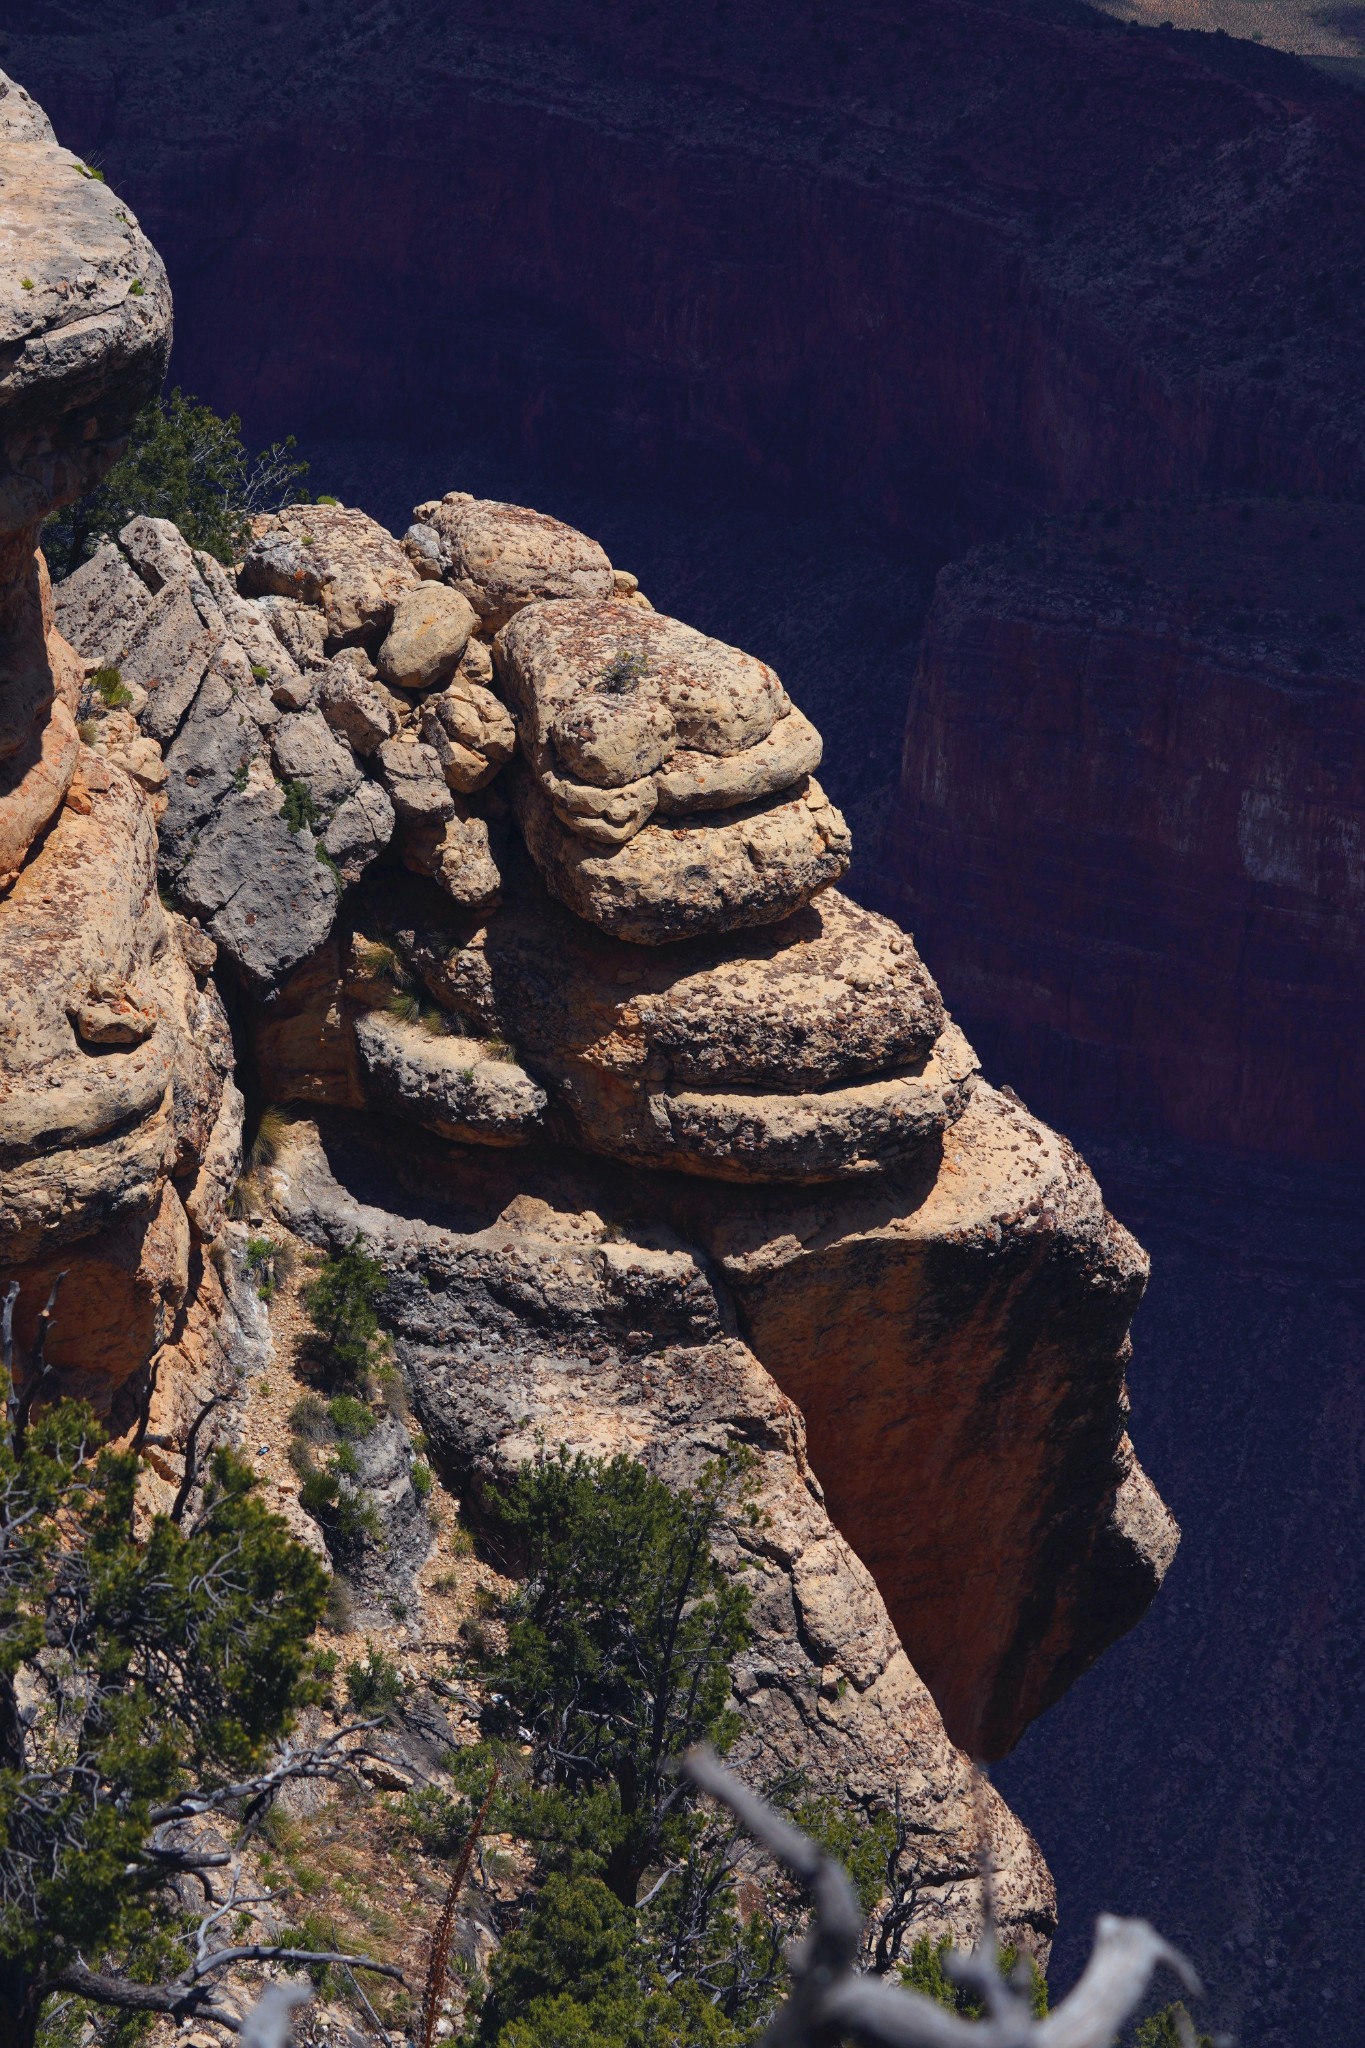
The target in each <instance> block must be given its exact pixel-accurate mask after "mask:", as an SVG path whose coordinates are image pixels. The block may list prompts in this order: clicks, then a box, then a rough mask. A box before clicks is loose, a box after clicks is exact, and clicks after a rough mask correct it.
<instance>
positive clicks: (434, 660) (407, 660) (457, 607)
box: [375, 582, 479, 690]
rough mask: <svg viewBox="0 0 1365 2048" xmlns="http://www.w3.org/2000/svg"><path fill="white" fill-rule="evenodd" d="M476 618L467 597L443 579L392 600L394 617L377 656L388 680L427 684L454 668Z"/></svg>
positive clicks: (405, 685)
mask: <svg viewBox="0 0 1365 2048" xmlns="http://www.w3.org/2000/svg"><path fill="white" fill-rule="evenodd" d="M478 623H479V617H478V613H477V612H476V611H475V610H474V607H473V605H472V604H471V603H470V602H469V599H468V598H467V597H465V596H463V595H462V594H461V592H459V591H458V590H452V589H450V587H449V586H448V585H447V584H444V583H430V582H424V583H422V584H420V585H419V586H418V588H417V589H416V590H405V591H404V592H403V593H402V595H401V596H400V597H399V598H398V599H397V600H396V601H395V603H394V607H393V623H392V624H391V625H390V627H389V630H388V633H387V635H386V636H385V639H384V644H383V646H382V647H381V648H380V650H379V653H378V655H377V656H376V657H375V658H376V661H377V663H378V667H379V673H380V675H381V676H383V678H384V680H385V682H386V683H392V684H393V686H394V688H395V689H400V690H430V689H433V688H434V687H435V686H436V685H437V684H438V683H444V682H448V681H449V679H450V677H451V676H452V675H453V674H454V673H455V669H456V667H457V665H458V663H459V660H460V656H461V655H462V654H463V653H464V651H465V648H466V647H467V646H468V644H469V636H470V634H471V633H472V632H473V631H474V629H475V627H476V626H477V625H478Z"/></svg>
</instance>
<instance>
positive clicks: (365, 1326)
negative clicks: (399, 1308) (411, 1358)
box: [303, 1235, 384, 1383]
mask: <svg viewBox="0 0 1365 2048" xmlns="http://www.w3.org/2000/svg"><path fill="white" fill-rule="evenodd" d="M383 1288H384V1268H383V1267H382V1266H381V1265H380V1263H379V1261H378V1259H372V1258H371V1257H370V1255H369V1254H368V1252H366V1251H364V1250H363V1249H362V1246H361V1240H360V1237H359V1236H358V1235H357V1236H356V1237H354V1238H353V1239H352V1240H351V1243H350V1244H349V1245H348V1246H347V1247H346V1250H345V1251H344V1252H341V1253H339V1254H337V1256H336V1257H334V1258H328V1259H325V1260H324V1261H323V1265H322V1270H321V1271H320V1273H319V1274H318V1277H317V1279H316V1280H314V1281H313V1282H311V1284H310V1285H309V1286H308V1287H306V1288H305V1289H304V1292H303V1306H304V1309H305V1311H306V1313H307V1315H308V1317H309V1320H310V1322H311V1323H312V1326H313V1331H314V1335H315V1342H316V1346H317V1348H318V1349H319V1350H320V1351H321V1353H322V1359H323V1364H324V1365H325V1367H326V1368H327V1370H328V1371H329V1372H330V1373H331V1375H332V1376H333V1377H334V1378H336V1379H339V1380H341V1381H342V1382H343V1383H354V1382H356V1381H358V1380H360V1379H361V1378H362V1377H363V1376H364V1374H365V1373H366V1371H367V1370H368V1368H369V1366H370V1365H371V1363H372V1361H373V1355H374V1348H375V1339H376V1338H377V1337H378V1335H379V1311H378V1306H377V1304H378V1301H379V1297H380V1294H381V1293H382V1292H383Z"/></svg>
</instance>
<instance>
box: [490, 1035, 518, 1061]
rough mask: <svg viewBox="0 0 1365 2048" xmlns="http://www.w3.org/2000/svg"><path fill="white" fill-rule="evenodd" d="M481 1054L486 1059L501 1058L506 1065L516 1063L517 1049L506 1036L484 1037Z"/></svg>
mask: <svg viewBox="0 0 1365 2048" xmlns="http://www.w3.org/2000/svg"><path fill="white" fill-rule="evenodd" d="M483 1056H484V1058H485V1059H486V1060H502V1061H504V1062H506V1064H507V1065H508V1066H513V1067H514V1066H515V1065H516V1063H517V1049H516V1047H515V1046H514V1045H513V1044H512V1042H511V1040H510V1039H507V1038H485V1040H484V1042H483Z"/></svg>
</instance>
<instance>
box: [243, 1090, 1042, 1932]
mask: <svg viewBox="0 0 1365 2048" xmlns="http://www.w3.org/2000/svg"><path fill="white" fill-rule="evenodd" d="M397 1137H398V1134H397V1133H395V1132H393V1131H392V1130H391V1129H388V1128H386V1127H385V1125H384V1124H383V1122H382V1121H380V1120H376V1119H372V1118H370V1119H359V1120H357V1119H349V1120H348V1119H346V1118H344V1117H343V1118H338V1117H335V1116H328V1117H325V1118H323V1119H321V1120H320V1121H319V1123H318V1124H317V1125H316V1126H314V1125H311V1124H307V1123H301V1124H299V1125H296V1126H295V1128H294V1130H293V1132H292V1133H291V1136H290V1141H289V1144H288V1147H287V1149H286V1150H285V1152H284V1153H283V1155H282V1156H281V1158H280V1160H279V1162H278V1164H277V1166H276V1167H275V1169H274V1170H273V1172H272V1174H271V1181H272V1186H273V1189H274V1200H275V1202H276V1204H277V1206H278V1208H279V1211H280V1214H281V1215H282V1217H283V1218H284V1219H285V1220H286V1221H287V1222H288V1223H289V1224H290V1225H291V1226H292V1228H294V1229H295V1230H296V1231H298V1232H300V1233H301V1234H302V1235H304V1236H305V1237H307V1238H309V1239H311V1240H312V1241H313V1242H314V1243H316V1244H319V1245H322V1246H326V1247H331V1248H338V1247H341V1246H343V1245H345V1244H348V1243H350V1242H351V1241H352V1240H353V1239H354V1238H355V1237H356V1235H357V1234H358V1235H360V1236H361V1237H362V1238H363V1239H364V1241H365V1242H366V1243H367V1245H368V1246H369V1247H370V1248H371V1250H372V1252H373V1253H375V1254H376V1255H377V1256H378V1257H379V1258H380V1259H381V1260H382V1261H383V1264H384V1266H385V1268H386V1270H387V1272H388V1274H389V1276H390V1278H389V1286H388V1289H387V1291H386V1294H385V1303H384V1305H385V1313H386V1318H387V1320H388V1321H389V1323H390V1326H391V1328H392V1329H393V1332H394V1336H395V1342H396V1350H397V1356H398V1358H399V1360H400V1362H401V1364H402V1367H403V1370H404V1373H405V1376H406V1378H407V1379H408V1382H409V1384H410V1386H411V1388H412V1391H413V1397H414V1400H415V1402H416V1404H417V1407H418V1410H419V1413H420V1415H421V1419H422V1423H423V1427H424V1429H425V1430H426V1433H427V1436H428V1439H429V1441H430V1442H431V1444H432V1447H433V1449H434V1450H435V1451H436V1453H437V1454H438V1456H439V1458H440V1459H441V1462H442V1463H443V1465H444V1467H445V1469H446V1470H447V1471H448V1472H449V1473H450V1474H451V1476H452V1478H454V1479H455V1480H456V1481H457V1482H458V1484H459V1486H460V1489H461V1491H462V1493H463V1494H464V1495H465V1497H466V1499H472V1501H473V1503H474V1504H475V1506H477V1504H478V1501H479V1498H480V1495H481V1494H486V1490H487V1489H488V1488H489V1487H490V1485H496V1484H497V1483H498V1482H499V1481H504V1480H505V1479H506V1477H507V1476H508V1474H509V1473H510V1472H511V1471H512V1470H514V1469H515V1468H516V1467H517V1466H518V1465H520V1464H521V1463H522V1462H523V1461H524V1460H526V1459H528V1458H531V1457H534V1456H535V1455H536V1453H537V1450H538V1448H540V1447H542V1446H543V1445H544V1444H547V1443H548V1444H550V1445H556V1446H557V1445H559V1444H564V1445H565V1446H567V1447H568V1448H569V1449H570V1450H571V1451H582V1452H585V1453H587V1454H589V1455H594V1456H612V1455H614V1454H616V1453H617V1452H625V1453H627V1454H628V1455H630V1456H631V1457H637V1458H641V1459H643V1460H644V1461H645V1463H646V1464H648V1465H649V1467H650V1468H651V1470H653V1471H655V1472H656V1473H658V1474H659V1476H660V1477H662V1478H663V1479H665V1480H667V1481H669V1482H670V1483H672V1484H686V1483H688V1482H689V1481H692V1480H694V1479H695V1478H696V1476H697V1474H698V1472H699V1470H700V1467H701V1466H702V1465H703V1464H704V1463H705V1462H706V1461H707V1460H708V1459H710V1458H714V1457H716V1456H717V1455H719V1454H721V1453H724V1452H726V1451H729V1450H735V1449H742V1450H744V1451H746V1452H748V1453H749V1454H750V1455H751V1456H752V1458H753V1460H754V1480H755V1491H754V1493H753V1495H752V1498H750V1499H748V1500H746V1501H745V1502H743V1503H738V1502H737V1503H736V1504H735V1508H734V1511H733V1513H732V1515H731V1516H730V1518H729V1519H728V1521H727V1524H726V1527H725V1529H724V1534H723V1539H722V1542H721V1545H720V1547H719V1552H718V1554H719V1555H720V1557H721V1560H722V1562H723V1563H724V1564H725V1565H726V1567H727V1568H728V1569H730V1570H731V1571H734V1572H737V1573H742V1574H743V1578H744V1583H745V1584H746V1585H747V1586H748V1588H749V1590H750V1594H751V1597H752V1600H753V1610H752V1611H753V1619H754V1637H755V1639H754V1643H753V1646H752V1649H751V1650H750V1651H749V1653H748V1654H747V1655H746V1656H745V1657H744V1658H743V1659H742V1660H741V1661H740V1663H739V1665H738V1667H737V1670H736V1693H737V1696H738V1699H739V1702H740V1704H741V1707H742V1712H743V1733H742V1735H741V1737H740V1740H739V1744H738V1747H737V1749H736V1751H735V1756H734V1760H735V1762H736V1763H737V1764H738V1765H739V1768H740V1769H741V1770H742V1771H744V1770H752V1771H753V1772H755V1773H757V1774H759V1775H771V1774H772V1773H773V1772H774V1771H799V1772H800V1773H801V1774H802V1775H803V1777H804V1779H805V1781H806V1783H807V1784H808V1785H809V1786H810V1789H811V1791H812V1792H814V1793H817V1794H818V1793H827V1794H832V1795H834V1796H835V1797H837V1798H839V1799H841V1800H842V1799H851V1800H852V1801H853V1802H854V1804H855V1805H856V1806H858V1807H860V1808H862V1809H863V1810H864V1811H878V1810H881V1811H884V1810H885V1809H886V1808H887V1807H888V1806H890V1805H892V1804H893V1803H894V1802H895V1801H896V1799H897V1798H898V1797H899V1799H900V1800H901V1802H902V1805H903V1807H904V1810H905V1811H907V1812H913V1813H914V1816H915V1848H914V1856H915V1859H916V1875H917V1878H918V1882H919V1885H920V1887H921V1907H920V1913H919V1915H918V1917H917V1923H916V1924H917V1925H921V1926H922V1927H923V1928H924V1930H925V1931H927V1932H929V1933H931V1934H936V1933H937V1932H938V1931H940V1930H942V1931H945V1932H946V1931H949V1930H951V1931H953V1932H954V1933H955V1934H956V1935H957V1936H958V1938H962V1937H963V1936H965V1935H968V1934H970V1933H974V1932H976V1931H977V1930H979V1927H980V1911H981V1901H980V1883H979V1879H978V1878H977V1875H976V1871H975V1852H974V1850H973V1848H972V1847H970V1846H969V1845H971V1844H973V1843H974V1842H975V1841H976V1839H977V1838H978V1836H979V1834H980V1833H981V1832H982V1831H983V1824H984V1833H985V1835H986V1839H987V1841H988V1843H989V1850H990V1854H991V1856H992V1859H993V1862H994V1864H995V1868H996V1871H997V1879H996V1882H997V1888H998V1889H997V1911H998V1913H999V1916H1000V1921H1001V1927H1002V1933H1003V1934H1004V1935H1005V1937H1006V1938H1007V1939H1009V1940H1012V1941H1015V1942H1017V1943H1018V1944H1019V1945H1020V1946H1021V1947H1023V1948H1024V1949H1026V1950H1028V1951H1029V1952H1031V1953H1035V1954H1037V1953H1040V1952H1042V1951H1043V1950H1044V1949H1045V1944H1046V1942H1047V1940H1048V1938H1049V1936H1050V1934H1051V1931H1052V1922H1053V1913H1054V1908H1053V1902H1052V1892H1051V1884H1050V1881H1049V1879H1048V1876H1047V1872H1046V1870H1045V1868H1044V1866H1043V1864H1042V1860H1041V1858H1040V1857H1039V1855H1038V1851H1037V1848H1036V1846H1035V1845H1034V1843H1033V1841H1032V1840H1031V1839H1030V1837H1029V1836H1028V1835H1027V1833H1026V1832H1025V1831H1024V1829H1023V1828H1021V1827H1020V1825H1019V1823H1018V1821H1017V1820H1016V1819H1015V1818H1014V1816H1013V1815H1012V1814H1011V1813H1010V1812H1009V1811H1008V1809H1007V1808H1006V1807H1005V1806H1004V1805H1003V1803H1002V1802H1001V1801H1000V1800H999V1799H998V1797H997V1796H996V1795H995V1794H994V1793H993V1792H991V1791H990V1790H989V1788H987V1789H986V1790H985V1791H984V1795H983V1797H984V1811H982V1812H980V1813H979V1812H978V1810H977V1796H978V1795H977V1794H976V1792H975V1790H974V1787H973V1782H972V1778H971V1773H970V1770H969V1767H968V1765H967V1762H966V1759H965V1758H964V1757H963V1756H962V1754H961V1753H960V1752H959V1751H957V1750H955V1749H954V1748H953V1747H952V1745H951V1744H950V1743H949V1742H948V1740H947V1738H946V1736H945V1734H944V1731H943V1724H942V1721H941V1719H940V1717H939V1714H938V1712H937V1709H936V1707H935V1704H934V1701H933V1699H932V1698H931V1697H930V1694H929V1692H928V1690H927V1689H926V1687H925V1686H924V1684H923V1682H922V1680H921V1679H920V1678H919V1677H918V1676H917V1674H916V1672H915V1671H914V1669H913V1668H912V1666H911V1664H910V1663H909V1661H908V1660H907V1658H906V1655H905V1652H904V1650H903V1649H902V1647H901V1645H900V1643H899V1642H898V1641H897V1638H896V1634H895V1632H894V1630H893V1628H892V1626H891V1623H890V1621H889V1620H888V1617H887V1612H886V1608H885V1606H884V1605H883V1602H882V1600H881V1597H880V1595H879V1593H878V1589H877V1586H876V1584H875V1582H874V1580H873V1578H872V1576H871V1574H870V1573H869V1572H868V1570H867V1568H866V1566H865V1565H864V1564H863V1563H862V1562H861V1561H860V1559H859V1558H858V1557H857V1556H856V1555H855V1554H854V1552H853V1550H852V1549H851V1548H850V1547H849V1545H848V1543H847V1542H846V1541H845V1540H844V1538H843V1536H842V1535H841V1534H840V1533H839V1531H838V1529H837V1527H836V1526H834V1525H833V1524H832V1522H831V1519H830V1517H829V1515H828V1514H827V1512H826V1509H825V1504H824V1499H823V1496H822V1492H821V1488H820V1484H819V1481H818V1479H817V1478H816V1476H815V1473H814V1471H813V1470H812V1467H811V1463H810V1461H809V1460H808V1458H807V1455H806V1445H805V1433H804V1430H803V1428H802V1422H801V1416H800V1413H799V1411H798V1409H797V1408H796V1406H795V1405H794V1403H793V1402H792V1401H791V1400H790V1399H789V1398H787V1397H786V1396H785V1395H784V1394H783V1393H782V1392H780V1391H779V1389H778V1387H777V1385H776V1384H775V1383H774V1381H773V1380H772V1378H771V1377H770V1376H769V1374H768V1373H767V1372H765V1371H764V1369H763V1367H762V1366H761V1365H760V1364H759V1362H758V1360H757V1359H756V1358H755V1357H754V1355H753V1353H752V1351H751V1350H750V1349H749V1348H748V1346H747V1345H745V1344H744V1343H743V1342H741V1341H740V1340H739V1339H738V1338H736V1337H735V1336H734V1335H733V1334H732V1333H731V1331H730V1328H729V1316H728V1310H727V1305H726V1303H725V1300H724V1297H723V1295H718V1294H717V1292H716V1291H715V1288H714V1286H713V1285H712V1283H711V1281H710V1280H709V1278H708V1274H707V1262H706V1260H705V1258H704V1256H702V1255H699V1253H698V1250H697V1248H696V1246H695V1245H689V1244H688V1243H687V1242H686V1241H685V1240H683V1239H681V1238H679V1237H678V1236H677V1234H676V1233H674V1232H672V1231H670V1230H669V1229H668V1227H667V1226H666V1225H660V1224H659V1223H653V1224H651V1223H648V1222H642V1221H641V1220H640V1217H639V1213H638V1212H639V1206H640V1205H639V1200H638V1195H637V1194H636V1193H635V1192H634V1191H633V1190H632V1188H631V1187H630V1184H629V1183H628V1182H627V1181H625V1180H623V1179H621V1178H619V1177H604V1176H603V1175H602V1174H600V1173H595V1172H594V1171H593V1170H592V1169H591V1167H590V1166H584V1165H580V1164H578V1163H576V1162H574V1161H572V1160H569V1159H566V1158H562V1157H560V1158H555V1157H552V1156H548V1157H542V1158H540V1159H538V1160H536V1161H535V1162H533V1163H529V1164H528V1163H527V1162H525V1161H522V1160H518V1161H516V1163H515V1165H514V1164H513V1159H512V1155H496V1154H493V1153H481V1154H479V1155H471V1154H464V1155H461V1154H457V1153H452V1152H450V1151H448V1150H446V1149H443V1148H439V1147H434V1146H431V1145H424V1144H423V1143H422V1142H421V1141H418V1142H417V1143H416V1144H414V1143H413V1142H411V1141H410V1140H409V1138H408V1137H407V1136H406V1134H404V1135H403V1136H402V1138H401V1140H399V1142H395V1139H396V1138H397ZM750 1509H752V1510H753V1511H754V1512H753V1513H752V1514H750V1512H748V1511H749V1510H750ZM964 1852H965V1854H964Z"/></svg>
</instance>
